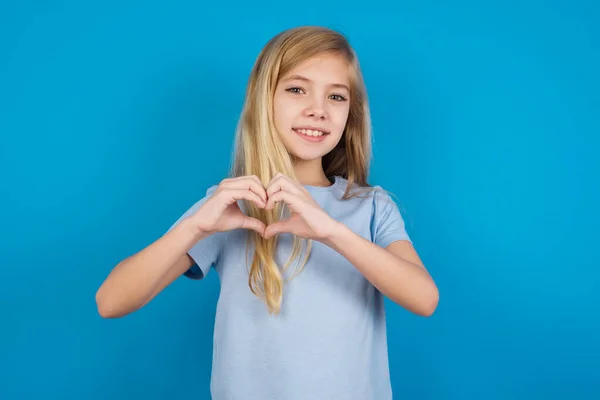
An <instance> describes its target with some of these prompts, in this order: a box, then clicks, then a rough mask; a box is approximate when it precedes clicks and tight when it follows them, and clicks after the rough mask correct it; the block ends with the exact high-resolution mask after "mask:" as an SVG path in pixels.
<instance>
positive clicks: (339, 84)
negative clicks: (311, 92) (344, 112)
mask: <svg viewBox="0 0 600 400" xmlns="http://www.w3.org/2000/svg"><path fill="white" fill-rule="evenodd" d="M293 80H299V81H304V82H312V81H311V80H310V79H308V78H307V77H305V76H302V75H291V76H289V77H287V78H285V79H284V81H293ZM329 86H331V87H334V88H339V89H346V90H347V91H348V92H350V88H349V87H348V86H347V85H344V84H343V83H332V84H331V85H329Z"/></svg>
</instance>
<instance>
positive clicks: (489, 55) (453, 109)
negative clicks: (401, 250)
mask: <svg viewBox="0 0 600 400" xmlns="http://www.w3.org/2000/svg"><path fill="white" fill-rule="evenodd" d="M201 3H202V2H193V1H174V2H159V1H144V2H142V1H128V2H124V3H121V2H116V1H105V2H102V3H96V4H91V3H89V2H78V1H73V0H70V1H69V0H65V1H62V2H58V1H52V2H48V1H46V2H32V1H20V2H17V1H8V2H7V1H4V2H3V3H2V5H1V6H0V135H1V139H2V140H1V142H0V174H1V182H0V183H1V184H0V194H1V196H0V213H1V214H0V217H1V221H2V230H1V232H2V240H1V242H0V246H1V247H0V251H1V253H0V256H1V258H0V260H1V264H2V265H1V266H2V270H1V271H2V278H1V279H0V301H1V303H0V304H1V310H0V311H1V312H2V329H1V330H0V357H1V359H0V398H2V399H4V400H8V399H11V400H12V399H26V398H36V399H106V398H110V399H131V398H140V399H147V400H149V399H165V398H172V399H175V398H189V399H207V398H209V379H210V361H211V352H212V328H213V325H212V324H213V318H214V313H215V303H216V300H217V296H218V288H219V283H218V278H217V276H216V274H214V275H213V274H211V276H210V277H209V278H207V280H206V281H203V282H195V281H189V280H185V279H179V280H177V281H176V282H175V283H174V284H173V285H172V286H170V287H168V288H167V289H166V290H165V291H164V292H163V293H162V294H160V295H159V296H158V297H157V298H156V299H155V300H154V301H153V302H152V303H151V304H149V305H148V306H147V307H145V308H144V309H142V310H140V311H139V312H136V313H134V314H132V315H130V316H128V317H126V318H124V319H119V320H103V319H102V318H100V317H99V315H98V314H97V311H96V308H95V307H96V306H95V299H94V296H95V292H96V289H97V288H98V286H99V285H100V284H101V282H102V280H103V279H104V278H105V277H106V275H107V274H108V272H109V271H110V269H111V268H112V267H113V266H114V265H115V264H116V263H117V262H118V261H119V260H121V259H122V258H124V257H126V256H128V255H129V254H131V253H133V252H136V251H138V250H140V249H141V248H143V247H144V246H146V245H147V244H149V243H150V242H151V241H153V240H155V239H157V238H158V237H159V236H160V235H161V234H162V233H164V231H165V230H166V229H167V228H168V227H169V226H170V224H171V223H173V222H174V221H175V220H176V219H177V218H178V217H179V215H180V214H181V213H182V212H184V210H185V209H186V208H187V207H189V206H190V205H191V204H193V202H195V201H196V200H198V199H199V198H200V197H201V196H202V195H203V194H204V191H205V189H206V187H207V186H208V185H211V184H213V183H215V182H217V181H219V180H220V179H221V178H222V177H223V175H224V174H225V173H226V172H227V167H228V165H229V155H230V150H231V145H232V138H233V131H234V128H235V125H236V122H237V117H238V113H239V111H240V109H241V106H242V100H243V94H244V90H245V84H246V79H247V77H248V74H249V72H250V68H251V67H252V64H253V62H254V59H255V57H256V56H257V54H258V52H259V51H260V49H261V47H262V46H263V45H264V44H265V43H266V41H267V40H268V39H269V38H270V37H272V36H273V35H275V34H276V33H278V32H279V31H281V30H283V29H286V28H290V27H292V26H297V25H304V24H319V25H326V26H329V27H332V28H336V29H340V30H341V31H342V32H344V33H346V34H347V35H348V36H349V38H350V40H351V42H352V44H353V45H354V46H355V48H356V50H357V52H358V54H359V56H360V59H361V62H362V65H363V68H364V72H365V77H366V82H367V85H368V89H369V94H370V98H371V106H372V113H373V123H374V143H375V144H374V146H375V147H374V153H375V161H374V163H373V170H372V175H371V181H372V183H375V184H380V185H382V186H384V187H385V188H386V189H388V190H390V191H392V192H393V193H394V194H395V195H396V196H397V198H398V201H399V205H400V206H401V207H402V209H403V211H404V216H405V219H406V222H407V228H408V230H409V233H410V234H411V235H412V236H413V239H414V241H415V244H416V247H417V249H418V251H419V253H420V254H421V256H422V258H423V260H424V261H425V263H426V265H427V267H428V269H429V270H430V271H431V273H432V275H433V277H434V278H435V280H436V282H437V284H438V285H439V288H440V294H441V301H440V305H439V308H438V310H437V312H436V314H434V316H433V317H431V318H429V319H426V318H421V317H416V316H413V315H410V314H409V313H408V312H406V311H404V310H402V309H400V308H399V307H397V306H394V305H393V304H391V303H389V302H388V313H389V347H390V364H391V373H392V380H393V388H394V391H395V394H396V397H397V398H403V399H463V400H464V399H565V398H569V399H575V398H578V399H584V398H585V399H590V398H599V397H600V388H599V386H600V383H599V379H600V378H599V377H600V341H599V340H598V338H599V337H600V334H599V332H598V328H599V318H600V317H599V315H600V307H599V305H600V304H599V300H598V291H599V288H600V285H599V283H600V272H599V269H598V267H599V266H600V263H599V262H598V256H597V252H596V250H597V248H598V245H597V242H598V239H599V237H600V235H599V234H598V230H599V228H600V217H599V212H598V204H599V201H600V184H599V181H600V163H599V161H598V158H597V157H598V151H599V150H600V117H599V110H600V100H599V93H600V78H599V74H598V71H600V28H599V25H598V21H599V20H600V7H599V6H598V5H597V4H598V3H597V2H593V1H588V2H585V1H577V2H571V4H570V5H567V2H566V1H563V2H559V1H544V2H542V1H533V0H528V1H491V2H485V3H486V4H485V5H483V4H481V3H483V2H475V1H471V2H469V1H454V2H442V1H438V2H427V1H425V2H418V4H417V2H400V3H396V2H389V3H381V2H368V7H367V6H366V5H364V4H362V3H359V2H354V4H352V3H353V2H348V1H344V2H341V1H340V2H332V3H327V4H321V3H319V4H318V6H317V5H316V4H295V3H290V4H289V5H287V3H286V5H282V3H280V2H261V3H259V5H250V4H251V3H248V2H242V1H240V2H228V3H223V2H221V3H219V4H216V5H211V6H202V5H200V4H201Z"/></svg>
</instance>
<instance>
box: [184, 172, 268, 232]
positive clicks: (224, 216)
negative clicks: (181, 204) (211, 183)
mask: <svg viewBox="0 0 600 400" xmlns="http://www.w3.org/2000/svg"><path fill="white" fill-rule="evenodd" d="M241 199H245V200H249V201H252V202H254V203H255V204H256V205H257V206H258V207H260V208H264V207H265V206H266V204H267V193H266V191H265V189H264V187H263V184H262V182H261V181H260V179H258V177H256V176H253V175H252V176H242V177H238V178H227V179H224V180H223V181H221V183H220V184H219V186H218V187H217V189H216V190H215V192H214V193H213V194H212V196H211V197H210V198H209V199H208V200H206V202H205V203H204V204H203V205H202V206H201V207H200V209H199V210H198V211H196V213H195V214H194V216H193V217H192V218H194V220H195V221H197V222H196V224H197V226H198V228H199V229H200V230H201V231H202V232H204V233H206V234H208V235H211V234H213V233H216V232H223V231H230V230H233V229H238V228H244V229H252V230H255V231H256V232H258V233H260V234H261V235H262V234H264V232H265V224H264V223H263V222H262V221H260V220H258V219H256V218H251V217H249V216H247V215H246V214H244V213H243V212H242V210H241V209H240V207H239V206H238V204H237V201H238V200H241Z"/></svg>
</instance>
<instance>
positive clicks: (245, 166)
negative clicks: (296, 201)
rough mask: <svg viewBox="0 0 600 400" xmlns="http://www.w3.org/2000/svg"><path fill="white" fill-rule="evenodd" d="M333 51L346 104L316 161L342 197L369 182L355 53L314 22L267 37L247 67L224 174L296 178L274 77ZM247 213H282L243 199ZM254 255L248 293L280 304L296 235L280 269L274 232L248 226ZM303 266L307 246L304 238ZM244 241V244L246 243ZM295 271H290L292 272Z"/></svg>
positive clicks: (296, 251) (365, 112)
mask: <svg viewBox="0 0 600 400" xmlns="http://www.w3.org/2000/svg"><path fill="white" fill-rule="evenodd" d="M324 52H327V53H335V54H339V55H342V56H343V57H345V58H346V60H347V62H348V65H349V68H350V71H351V74H350V75H351V82H350V90H351V93H350V110H349V115H348V119H347V123H346V127H345V130H344V133H343V135H342V137H341V139H340V142H339V143H338V145H337V146H336V147H335V148H334V149H333V150H332V151H331V152H329V153H328V154H327V155H325V156H324V157H323V160H322V165H323V170H324V172H325V175H326V176H327V177H328V178H331V177H333V176H336V175H337V176H341V177H343V178H345V179H347V180H348V186H347V187H346V191H345V193H344V196H343V198H344V199H347V198H349V197H352V196H354V194H353V193H351V189H352V188H354V186H355V185H358V186H360V187H364V188H369V187H370V185H369V184H368V183H367V177H368V174H369V165H370V158H371V119H370V112H369V106H368V101H367V93H366V89H365V85H364V81H363V77H362V72H361V69H360V66H359V62H358V58H357V56H356V54H355V52H354V50H353V49H352V47H351V46H350V44H349V43H348V40H347V39H346V37H345V36H344V35H342V34H341V33H339V32H337V31H334V30H331V29H328V28H324V27H316V26H305V27H297V28H292V29H289V30H286V31H283V32H281V33H279V34H278V35H276V36H275V37H273V38H272V39H271V40H270V41H269V42H268V43H267V44H266V45H265V47H264V48H263V49H262V50H261V52H260V54H259V55H258V58H257V59H256V62H255V64H254V67H253V68H252V71H251V74H250V77H249V81H248V86H247V89H246V95H245V102H244V106H243V109H242V113H241V117H240V121H239V123H238V126H237V130H236V138H235V144H234V151H235V154H234V157H233V163H232V167H231V171H230V176H232V177H239V176H245V175H256V176H258V178H259V179H260V180H261V181H262V183H263V185H267V184H268V183H269V182H270V180H271V179H272V177H273V176H274V175H275V174H277V173H278V172H281V173H283V174H284V175H286V176H288V177H290V178H291V179H293V180H296V181H297V178H296V175H295V172H294V166H293V161H292V158H291V156H290V155H289V153H288V151H287V150H286V148H285V146H284V144H283V143H282V141H281V139H280V138H279V136H278V134H277V132H276V129H275V125H274V119H273V96H274V93H275V88H276V87H277V83H278V81H279V79H280V78H281V77H283V76H285V75H286V74H287V73H288V72H289V71H290V70H291V69H293V68H294V67H295V66H297V65H298V64H299V63H301V62H302V61H304V60H306V59H308V58H310V57H312V56H315V55H317V54H320V53H324ZM243 204H244V209H245V212H246V214H247V215H249V216H251V217H254V218H258V219H260V220H261V221H263V222H264V223H265V224H267V225H268V224H270V223H273V222H275V221H278V220H280V219H281V218H283V212H284V209H285V206H284V205H282V203H279V204H278V205H277V207H275V209H274V210H271V211H266V210H264V209H261V208H258V207H256V206H255V205H254V204H253V203H251V202H248V201H243ZM248 235H249V241H248V245H249V244H250V243H253V244H254V255H253V259H252V263H251V265H250V269H249V276H248V285H249V287H250V290H251V291H252V293H254V294H255V295H256V296H258V297H259V298H261V299H263V301H264V302H265V303H266V305H267V308H268V310H269V312H271V313H278V312H279V311H280V308H281V303H282V296H283V286H284V282H285V281H286V280H288V279H291V278H292V277H293V276H292V277H285V276H284V273H285V271H286V270H287V269H288V267H289V265H290V264H291V262H292V260H293V259H297V258H299V256H300V254H301V251H302V243H303V241H302V239H301V238H298V237H294V243H293V249H292V254H291V255H290V257H289V259H288V260H287V262H286V263H285V265H284V266H283V267H282V268H281V269H280V268H279V266H278V265H277V262H276V260H275V256H274V255H275V250H276V246H277V235H276V236H275V237H273V238H271V239H269V240H267V239H265V238H263V237H262V236H261V235H260V234H258V233H257V232H254V231H249V232H248ZM305 244H306V250H305V252H304V260H303V262H302V265H301V266H300V267H299V268H298V269H297V270H296V273H298V272H299V270H300V269H301V268H302V267H303V266H304V264H305V263H306V261H307V259H308V255H309V253H310V249H311V244H312V243H311V241H310V240H307V241H305ZM248 247H249V246H248ZM294 276H295V274H294Z"/></svg>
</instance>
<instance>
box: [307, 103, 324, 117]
mask: <svg viewBox="0 0 600 400" xmlns="http://www.w3.org/2000/svg"><path fill="white" fill-rule="evenodd" d="M304 113H305V116H307V117H312V118H318V119H325V117H326V116H327V112H326V110H325V104H324V102H323V101H322V100H319V99H313V100H312V101H311V102H310V103H309V104H308V105H307V107H306V108H305V109H304Z"/></svg>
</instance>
